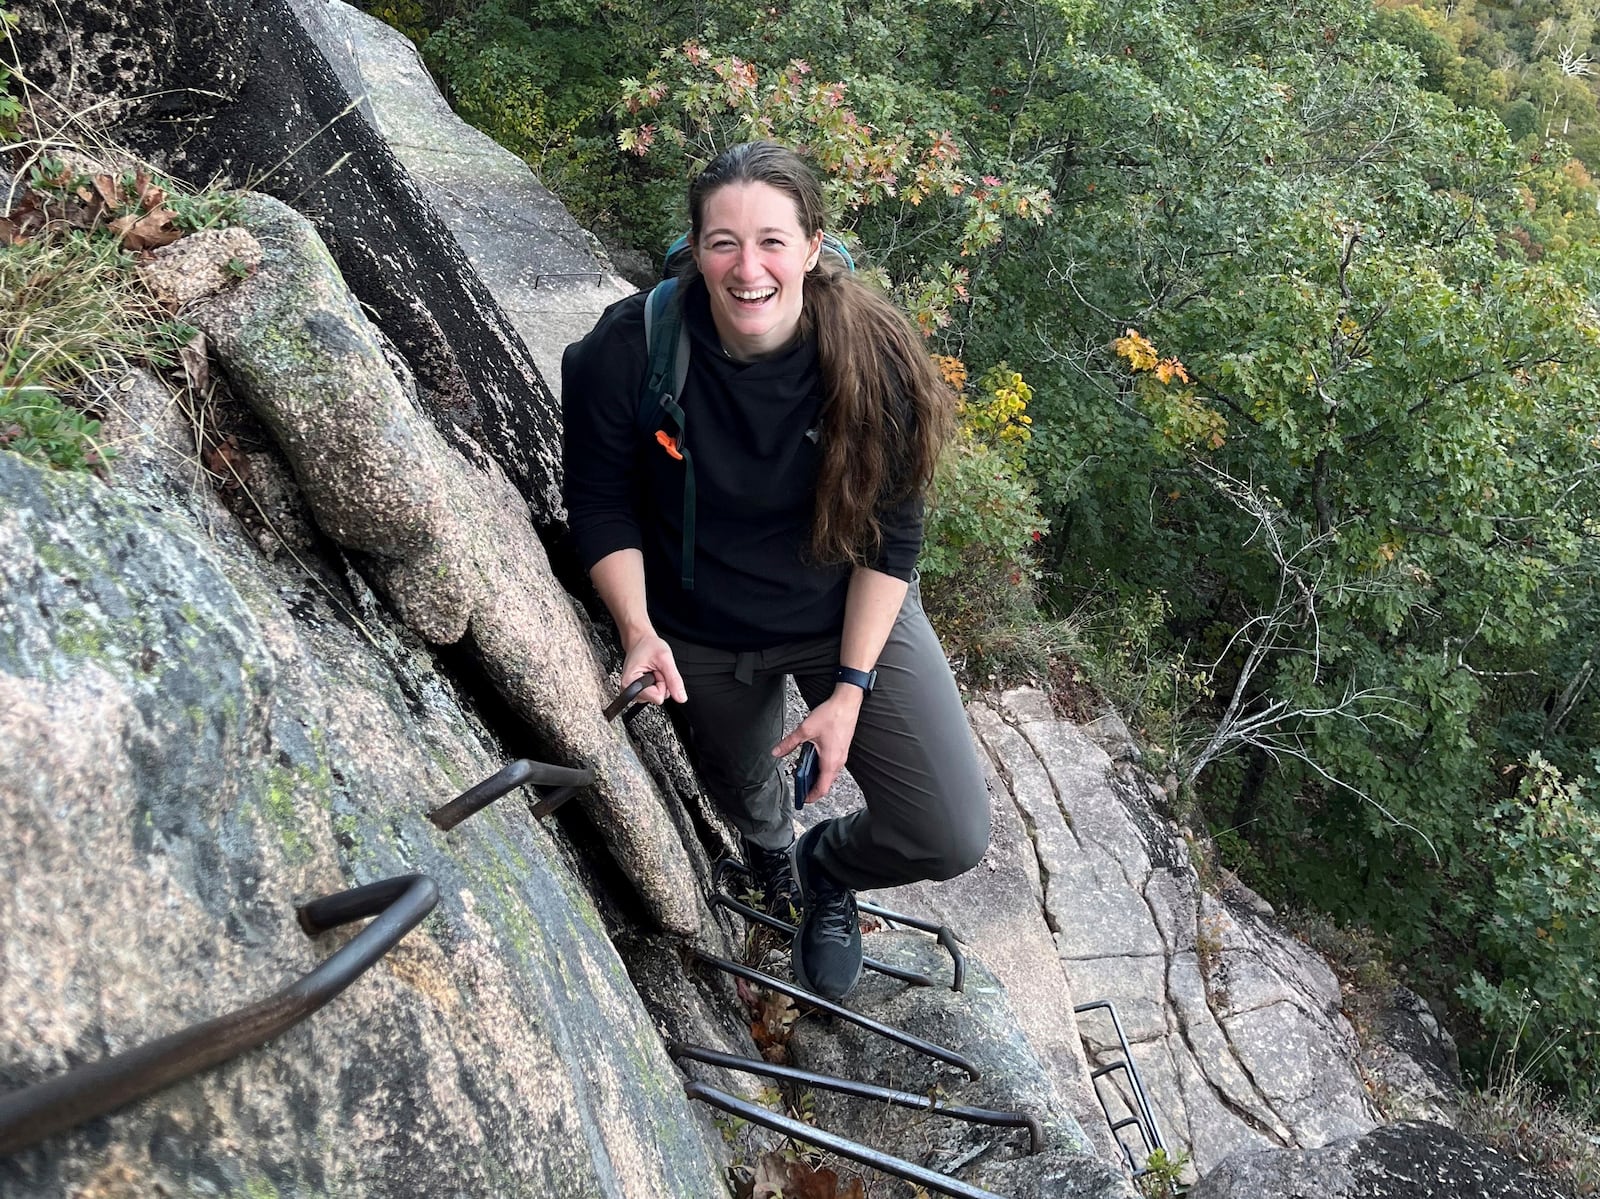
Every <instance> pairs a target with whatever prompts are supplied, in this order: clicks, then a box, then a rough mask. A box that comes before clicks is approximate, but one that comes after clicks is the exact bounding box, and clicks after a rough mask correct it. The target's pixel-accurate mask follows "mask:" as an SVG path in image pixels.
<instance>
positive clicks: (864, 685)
mask: <svg viewBox="0 0 1600 1199" xmlns="http://www.w3.org/2000/svg"><path fill="white" fill-rule="evenodd" d="M833 677H834V681H835V682H839V683H849V684H850V685H851V686H852V687H860V688H861V690H863V691H865V692H866V693H867V694H868V695H871V694H872V689H873V688H874V687H876V686H877V685H878V672H877V671H876V670H853V669H851V668H850V667H848V666H841V667H839V669H838V670H836V671H835V672H834V675H833Z"/></svg>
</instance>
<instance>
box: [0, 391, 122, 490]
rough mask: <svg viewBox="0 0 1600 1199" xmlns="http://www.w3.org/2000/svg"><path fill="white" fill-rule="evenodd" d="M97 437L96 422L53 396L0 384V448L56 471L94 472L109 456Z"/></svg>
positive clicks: (45, 392) (46, 392)
mask: <svg viewBox="0 0 1600 1199" xmlns="http://www.w3.org/2000/svg"><path fill="white" fill-rule="evenodd" d="M99 436H100V422H99V421H97V420H91V419H90V418H88V417H87V416H85V415H84V414H83V413H81V412H79V411H77V410H76V409H75V408H72V407H69V406H68V405H66V404H63V403H62V402H61V400H60V398H59V397H58V396H56V395H55V393H54V392H51V391H49V390H47V389H46V388H43V387H15V386H6V385H4V384H0V448H3V449H8V450H10V451H11V452H12V453H15V454H21V455H22V456H23V457H24V458H31V459H33V460H34V461H35V462H43V463H45V464H46V465H48V466H52V467H55V468H56V469H57V470H94V469H96V468H98V467H100V466H102V465H103V464H104V463H105V461H106V459H107V457H108V456H109V454H108V451H107V450H106V449H105V447H104V446H102V445H101V443H100V441H99Z"/></svg>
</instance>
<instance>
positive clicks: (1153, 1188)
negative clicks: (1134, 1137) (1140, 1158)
mask: <svg viewBox="0 0 1600 1199" xmlns="http://www.w3.org/2000/svg"><path fill="white" fill-rule="evenodd" d="M1188 1165H1189V1155H1188V1154H1187V1153H1185V1152H1183V1151H1181V1150H1180V1151H1179V1152H1178V1153H1177V1154H1176V1155H1173V1154H1169V1153H1168V1152H1167V1151H1166V1150H1165V1149H1152V1150H1151V1151H1150V1156H1149V1157H1147V1158H1145V1162H1144V1168H1145V1172H1144V1173H1143V1174H1141V1175H1140V1176H1139V1194H1141V1195H1143V1196H1145V1199H1176V1197H1177V1196H1178V1195H1180V1194H1181V1193H1182V1191H1181V1190H1180V1184H1181V1183H1182V1182H1183V1172H1184V1170H1185V1169H1186V1168H1187V1167H1188Z"/></svg>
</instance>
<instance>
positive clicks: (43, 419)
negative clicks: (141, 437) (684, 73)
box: [0, 232, 194, 470]
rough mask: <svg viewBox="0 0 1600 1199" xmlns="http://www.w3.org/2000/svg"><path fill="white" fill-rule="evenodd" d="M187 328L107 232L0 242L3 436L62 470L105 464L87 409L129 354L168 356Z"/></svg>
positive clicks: (164, 360)
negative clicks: (161, 304) (174, 318)
mask: <svg viewBox="0 0 1600 1199" xmlns="http://www.w3.org/2000/svg"><path fill="white" fill-rule="evenodd" d="M193 332H194V331H193V330H192V329H190V328H189V327H188V326H185V325H182V324H179V323H176V322H173V321H171V320H170V319H169V318H168V317H167V315H166V313H165V312H163V311H162V310H161V309H160V307H159V306H158V305H157V304H156V302H155V300H154V299H153V298H152V297H151V296H150V295H149V294H148V293H147V292H146V291H145V290H144V288H143V286H142V285H141V284H140V283H139V281H138V278H137V276H136V275H135V273H134V269H133V256H132V255H131V254H129V253H128V252H126V251H125V250H123V249H122V247H121V245H120V244H119V243H118V241H117V240H116V238H114V237H112V236H110V235H109V234H105V233H101V234H95V235H90V234H86V233H81V232H71V233H68V234H66V235H64V236H56V237H49V238H43V237H41V238H35V239H30V240H26V241H22V242H19V243H16V244H13V245H7V246H0V445H4V446H5V448H7V449H9V450H12V451H13V452H16V453H21V454H25V455H27V456H28V457H30V458H34V459H36V460H38V461H41V462H46V463H48V464H50V465H51V466H54V467H58V468H60V469H66V470H76V469H98V468H100V467H102V466H103V465H105V464H106V463H107V462H108V461H109V460H111V459H112V458H114V457H115V453H114V451H113V450H112V449H111V448H110V447H108V446H105V445H103V444H101V443H100V442H99V440H98V437H99V422H98V421H97V420H95V419H93V416H92V415H91V414H90V413H88V412H85V411H84V409H85V408H88V409H90V410H91V411H92V410H93V409H95V408H98V407H100V406H101V405H102V404H103V395H104V389H105V388H106V386H107V385H108V384H109V383H110V382H113V381H115V380H116V379H119V378H121V377H122V376H123V375H125V374H126V373H127V370H128V365H129V363H130V362H135V361H138V362H148V363H151V364H154V365H158V366H165V365H170V364H171V363H172V362H174V361H175V355H176V352H177V349H178V347H179V346H181V345H182V344H183V343H184V342H185V341H187V340H188V339H189V337H191V336H192V335H193ZM96 381H98V382H96Z"/></svg>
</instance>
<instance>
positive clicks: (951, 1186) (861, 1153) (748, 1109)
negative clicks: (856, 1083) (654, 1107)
mask: <svg viewBox="0 0 1600 1199" xmlns="http://www.w3.org/2000/svg"><path fill="white" fill-rule="evenodd" d="M683 1093H684V1094H685V1095H687V1096H688V1097H689V1098H690V1099H698V1100H700V1101H701V1102H702V1103H709V1104H710V1105H711V1106H712V1107H716V1108H721V1109H722V1110H723V1111H725V1112H728V1113H730V1114H731V1115H735V1116H738V1117H739V1118H740V1119H742V1120H748V1121H750V1123H752V1124H759V1125H761V1127H763V1128H770V1129H772V1130H773V1131H774V1132H781V1133H783V1135H784V1136H786V1137H789V1138H790V1139H791V1140H796V1141H800V1142H802V1143H803V1144H807V1145H815V1146H816V1147H817V1148H818V1149H826V1150H827V1151H828V1152H830V1153H837V1154H838V1155H839V1156H840V1157H847V1158H849V1159H850V1160H851V1161H854V1162H860V1163H861V1164H862V1165H864V1166H871V1167H872V1168H873V1169H875V1170H882V1171H883V1172H884V1173H885V1174H893V1175H895V1176H896V1177H897V1178H904V1179H905V1180H906V1181H908V1182H914V1183H917V1184H918V1185H920V1186H923V1187H925V1188H927V1189H928V1190H930V1191H938V1192H939V1194H941V1195H954V1196H955V1197H956V1199H1004V1197H1003V1196H1001V1195H997V1194H995V1193H994V1192H993V1191H986V1190H984V1189H983V1188H981V1187H975V1186H973V1185H972V1184H970V1183H966V1182H962V1181H961V1180H960V1179H959V1178H951V1177H950V1176H949V1175H948V1174H940V1173H938V1172H937V1171H934V1170H929V1169H927V1168H926V1167H925V1166H918V1165H915V1164H914V1163H912V1162H908V1161H906V1160H905V1159H904V1158H899V1157H891V1156H890V1155H889V1154H887V1153H879V1152H878V1151H877V1150H876V1149H870V1148H868V1147H867V1146H866V1145H863V1144H861V1143H860V1142H858V1141H852V1140H849V1139H848V1138H845V1137H841V1136H839V1135H838V1134H836V1133H831V1132H824V1131H823V1130H822V1129H820V1128H813V1127H812V1126H811V1125H810V1124H802V1123H801V1122H800V1121H799V1120H791V1119H790V1118H789V1117H788V1116H780V1115H779V1114H778V1113H777V1112H771V1111H768V1110H767V1109H766V1108H764V1107H760V1106H758V1105H757V1104H754V1103H746V1102H745V1101H744V1100H743V1099H736V1098H734V1097H733V1096H732V1095H730V1094H728V1093H727V1092H726V1091H719V1090H717V1088H715V1087H710V1086H707V1085H706V1084H705V1083H703V1082H690V1083H685V1084H684V1087H683Z"/></svg>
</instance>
